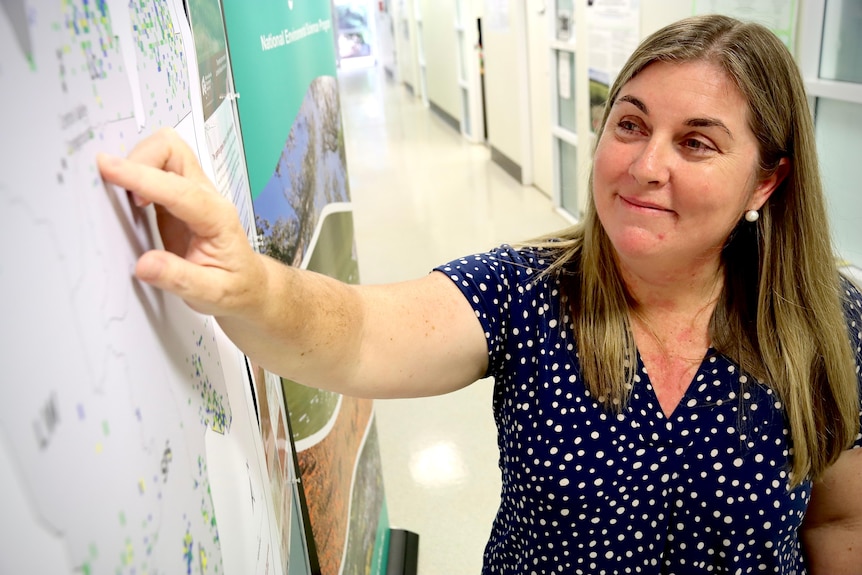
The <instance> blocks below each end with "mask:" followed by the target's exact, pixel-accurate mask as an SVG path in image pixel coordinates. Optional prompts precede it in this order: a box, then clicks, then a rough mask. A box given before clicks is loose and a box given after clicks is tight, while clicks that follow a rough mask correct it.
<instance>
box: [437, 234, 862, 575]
mask: <svg viewBox="0 0 862 575" xmlns="http://www.w3.org/2000/svg"><path fill="white" fill-rule="evenodd" d="M542 256H543V252H541V251H530V250H522V251H516V250H515V249H513V248H511V247H508V246H502V247H501V248H498V249H497V250H494V251H492V252H490V253H486V254H479V255H475V256H470V257H467V258H462V259H460V260H456V261H453V262H451V263H449V264H447V265H444V266H440V267H438V268H437V269H438V270H439V271H442V272H443V273H445V274H446V275H448V276H449V277H451V278H452V280H453V281H454V282H455V284H456V285H458V286H459V287H460V288H461V290H462V292H463V293H464V295H465V296H466V297H467V299H468V301H470V302H471V304H472V305H473V308H474V310H475V312H476V315H477V317H478V318H479V321H480V322H481V324H482V326H483V328H484V330H485V335H486V338H487V340H488V350H489V351H488V353H489V369H488V375H491V376H493V377H494V378H495V382H496V383H495V391H494V416H495V419H496V422H497V429H498V445H499V448H500V469H501V471H502V479H503V490H502V500H501V504H500V509H499V511H498V513H497V517H496V518H495V520H494V524H493V528H492V532H491V537H490V540H489V542H488V545H487V547H486V550H485V565H484V568H483V573H484V574H486V575H487V574H506V575H514V574H519V575H521V574H524V575H538V574H551V573H560V574H562V573H565V574H611V573H619V574H622V573H659V572H660V573H666V574H673V573H676V574H680V575H696V574H701V573H703V574H714V573H740V574H744V573H794V574H796V573H805V561H804V558H803V556H802V548H801V543H800V540H799V537H798V535H797V529H798V527H799V525H800V524H801V522H802V519H803V517H804V515H805V510H806V508H807V505H808V500H809V495H810V482H805V483H803V484H802V485H801V486H798V487H797V488H795V489H793V490H789V486H788V474H787V466H788V460H789V454H790V453H791V446H790V441H789V431H788V429H787V427H786V425H785V417H784V412H783V409H782V406H781V403H780V402H779V401H778V398H777V397H776V396H775V395H774V394H773V392H772V390H770V389H769V388H768V387H767V386H765V385H763V384H761V383H759V382H756V381H753V380H750V379H748V378H746V376H745V375H740V373H739V372H738V370H737V366H736V365H735V364H734V363H733V362H732V361H730V360H729V359H728V358H726V357H724V356H723V355H721V354H718V353H717V352H715V350H709V352H708V353H707V356H706V357H705V359H704V361H703V363H702V365H701V366H700V369H699V371H698V372H697V375H696V376H695V378H694V381H693V382H692V384H691V385H690V387H689V389H688V390H687V392H686V395H685V397H684V398H683V400H682V401H681V402H680V404H679V406H678V407H677V408H676V410H675V411H674V412H673V413H672V414H671V416H670V417H669V418H667V417H665V415H664V414H663V412H662V410H661V408H660V406H659V403H658V400H657V398H656V395H655V392H654V391H653V388H652V386H651V385H650V382H649V377H648V375H647V373H646V370H645V369H644V366H643V363H642V362H641V361H640V357H638V363H637V374H636V376H635V384H634V387H633V389H632V390H631V396H630V399H629V401H628V403H627V405H626V407H625V409H624V410H623V412H622V413H621V414H619V415H615V414H611V413H609V412H607V411H606V410H605V409H603V408H602V407H601V405H600V404H599V403H597V402H596V401H595V399H594V398H593V397H591V394H590V392H589V391H588V390H587V389H586V387H585V386H584V385H583V382H582V381H581V378H580V372H579V365H578V361H577V353H576V349H575V342H574V338H573V337H572V326H571V324H570V321H569V318H568V315H563V314H561V310H560V297H559V291H558V286H557V285H556V284H554V283H550V282H549V281H544V280H537V276H538V274H539V272H540V271H541V270H543V269H545V268H546V267H547V266H548V264H549V262H548V261H546V260H544V259H543V258H542ZM849 290H852V298H850V299H852V301H851V302H850V303H848V311H849V312H852V316H851V317H853V318H855V320H854V321H851V322H850V327H851V335H852V338H853V342H854V345H855V347H856V350H857V363H859V360H858V357H859V356H860V349H862V343H860V342H862V333H860V328H862V320H860V319H859V317H860V312H859V310H860V309H862V306H860V303H859V302H860V295H859V293H858V292H856V290H855V289H854V288H851V287H850V286H849V284H848V295H851V291H849ZM860 445H862V438H857V442H856V446H857V447H858V446H860Z"/></svg>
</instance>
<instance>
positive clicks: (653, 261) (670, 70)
mask: <svg viewBox="0 0 862 575" xmlns="http://www.w3.org/2000/svg"><path fill="white" fill-rule="evenodd" d="M747 117H748V104H747V102H746V100H745V98H744V97H743V95H742V94H741V93H740V91H739V90H738V89H737V87H736V86H735V85H734V83H733V82H732V81H731V80H730V79H729V78H728V77H727V75H726V74H725V73H724V71H723V70H722V69H721V68H719V67H717V66H715V65H714V64H710V63H707V62H702V61H695V62H688V63H683V64H669V63H664V62H656V63H653V64H650V65H649V66H647V67H646V68H645V69H643V70H642V71H641V72H640V73H639V74H638V75H637V76H635V77H634V78H633V79H632V80H630V81H629V82H628V83H627V84H625V85H624V86H623V87H622V89H621V90H620V93H619V95H618V97H617V100H616V102H615V103H614V106H613V108H612V110H611V112H610V115H609V116H608V120H607V124H606V126H605V129H604V133H603V134H602V138H601V140H600V141H599V144H598V147H597V149H596V154H595V160H594V166H593V170H594V172H593V194H594V197H595V204H596V210H597V213H598V216H599V219H600V220H601V222H602V226H603V227H604V229H605V231H606V232H607V234H608V236H609V238H610V240H611V242H612V243H613V245H614V248H615V249H616V252H617V255H618V257H619V258H620V261H621V263H622V264H623V265H638V264H641V265H643V264H647V265H650V266H663V268H664V269H666V268H667V266H681V269H685V266H694V267H697V265H698V264H699V263H700V264H703V265H707V266H712V265H716V264H717V262H718V257H719V254H720V251H721V248H722V247H723V245H724V243H725V240H726V239H727V237H728V235H729V234H730V232H731V231H732V230H733V228H734V227H735V226H736V225H737V223H738V222H739V221H740V219H742V217H743V215H744V214H745V212H746V211H747V210H750V209H759V208H760V207H761V205H762V204H763V203H764V202H765V201H766V199H767V198H768V197H769V194H770V193H771V192H772V190H773V189H774V187H775V185H776V184H777V182H778V180H777V176H771V177H769V178H767V179H765V180H762V181H760V180H758V177H759V171H758V160H759V152H758V146H757V141H756V139H755V137H754V134H753V133H752V132H751V130H750V128H749V126H748V120H747ZM744 224H745V225H753V224H748V223H747V222H744ZM655 269H662V268H658V267H657V268H655Z"/></svg>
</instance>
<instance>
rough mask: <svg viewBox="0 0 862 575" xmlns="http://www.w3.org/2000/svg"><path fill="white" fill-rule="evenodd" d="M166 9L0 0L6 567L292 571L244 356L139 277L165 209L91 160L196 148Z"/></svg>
mask: <svg viewBox="0 0 862 575" xmlns="http://www.w3.org/2000/svg"><path fill="white" fill-rule="evenodd" d="M172 2H173V0H171V2H167V1H166V0H155V1H152V2H149V1H148V2H139V1H136V2H131V3H124V2H119V1H116V2H105V1H103V0H101V1H100V0H44V1H43V0H36V1H34V2H25V1H24V0H0V86H2V88H3V90H2V95H0V126H2V134H3V138H2V142H0V244H2V247H0V250H2V256H0V317H2V318H3V323H2V328H0V358H2V375H0V509H2V510H3V511H2V512H0V572H2V573H43V572H45V573H48V572H50V573H58V572H66V573H83V574H85V575H89V574H97V573H111V574H130V575H131V574H135V575H143V574H149V575H157V574H179V573H186V574H192V573H195V574H208V573H212V574H222V573H227V574H228V575H231V574H233V573H237V574H239V573H243V574H244V573H276V574H279V573H283V572H284V571H285V563H286V558H285V561H283V560H282V557H281V555H280V549H279V544H278V538H277V537H276V536H275V535H274V534H275V533H276V528H275V523H274V519H273V517H272V495H271V490H270V487H269V485H268V479H267V478H266V476H267V472H266V468H265V463H264V457H263V448H262V442H261V439H260V435H259V431H258V427H257V421H256V419H255V417H256V416H255V413H254V409H253V407H252V406H251V398H250V391H249V390H250V385H249V384H250V382H249V380H248V372H247V370H246V367H245V365H244V358H242V356H241V355H240V354H239V352H238V351H237V350H236V348H235V347H233V346H232V344H230V343H229V342H228V341H227V340H226V338H225V337H224V335H223V334H222V333H221V332H220V330H219V329H218V326H217V325H215V324H214V323H213V322H212V321H211V320H209V319H208V318H205V317H203V316H199V315H197V314H195V313H194V312H192V311H190V310H189V309H188V308H187V307H186V306H185V305H184V304H182V302H180V301H178V300H177V299H175V298H173V297H171V296H166V295H164V294H163V293H161V292H158V291H155V290H153V289H151V288H149V287H147V286H145V285H144V284H141V283H139V282H137V281H136V280H135V279H134V277H133V275H132V268H133V266H134V262H135V261H136V259H137V257H138V256H139V255H140V254H141V253H142V252H143V251H144V250H146V249H149V248H150V247H152V246H154V245H155V241H156V240H155V239H154V238H153V237H152V233H151V229H152V228H151V225H150V220H151V215H152V214H151V213H148V212H145V211H141V210H138V209H135V208H133V207H132V205H131V203H130V202H129V199H128V198H127V197H126V193H125V192H124V191H122V190H116V189H113V188H109V187H106V186H105V185H104V184H103V182H102V181H101V179H100V177H99V174H98V171H97V169H96V165H95V156H96V154H97V153H98V152H100V151H104V152H111V153H115V154H124V153H126V152H128V151H129V150H130V149H131V147H132V146H134V144H135V142H137V141H138V140H139V139H140V138H141V137H142V136H143V135H144V134H146V133H149V132H151V131H152V130H154V129H156V128H158V127H160V126H164V125H168V126H174V127H176V128H177V129H178V130H179V131H180V133H181V134H183V135H184V137H185V138H186V139H187V140H189V141H190V143H192V145H193V146H195V147H196V148H198V146H197V142H196V141H195V136H194V135H195V133H196V132H198V133H200V132H202V130H200V129H197V128H196V126H195V122H197V120H196V119H195V118H193V116H195V114H192V113H191V112H192V107H191V105H190V103H189V102H190V98H189V78H188V72H187V70H188V66H187V59H188V58H189V57H193V54H194V50H187V49H185V47H184V46H183V43H182V37H181V35H180V34H179V28H178V27H179V26H180V25H182V24H184V23H183V22H181V21H180V18H184V16H183V15H182V8H179V9H177V7H176V6H174V5H173V3H172ZM186 25H187V24H186ZM202 121H203V120H202V116H200V122H202ZM223 518H227V519H224V520H223Z"/></svg>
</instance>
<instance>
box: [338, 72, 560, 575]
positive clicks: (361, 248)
mask: <svg viewBox="0 0 862 575" xmlns="http://www.w3.org/2000/svg"><path fill="white" fill-rule="evenodd" d="M339 84H340V91H341V105H342V110H343V122H344V132H345V144H346V148H347V162H348V173H349V176H350V188H351V190H350V191H351V195H352V199H353V203H354V209H355V213H354V218H355V230H356V249H357V252H358V257H359V267H360V277H361V278H362V282H363V283H366V284H375V283H384V282H393V281H401V280H407V279H413V278H416V277H419V276H421V275H424V274H426V273H428V272H429V271H430V270H431V269H432V268H433V267H434V266H435V265H439V264H442V263H445V262H447V261H449V260H452V259H454V258H457V257H459V256H463V255H467V254H471V253H475V252H481V251H487V250H488V249H490V248H493V247H495V246H497V245H499V244H501V243H512V242H518V241H520V240H525V239H529V238H532V237H535V236H538V235H541V234H545V233H548V232H551V231H554V230H557V229H561V228H563V227H566V226H568V225H569V221H568V220H567V219H566V218H564V217H563V216H561V215H560V214H559V213H557V212H556V210H555V209H554V207H553V205H552V202H551V201H550V199H549V198H548V197H547V196H545V195H544V194H543V193H541V192H540V191H538V190H537V189H535V188H533V187H525V186H522V185H520V184H519V183H517V182H516V181H515V180H514V179H512V178H511V176H509V175H508V174H507V173H505V172H504V171H503V170H502V169H501V168H500V167H499V166H497V165H496V164H494V163H492V162H491V161H490V154H489V151H488V149H487V148H486V147H485V146H481V145H475V144H471V143H469V142H467V141H466V140H465V139H464V138H462V136H461V135H460V134H459V133H458V132H456V131H455V130H453V129H452V127H451V126H449V125H448V124H446V123H445V122H444V121H443V120H441V119H440V118H439V117H437V116H436V115H435V114H434V113H433V112H431V111H430V110H429V109H427V108H425V107H424V106H423V105H422V103H421V100H419V99H416V98H414V97H413V96H412V95H411V94H410V93H409V92H407V91H406V89H405V88H404V87H403V86H400V85H395V83H394V82H393V81H391V80H389V79H387V78H385V76H384V75H383V73H382V71H381V70H380V69H379V68H376V67H375V68H364V69H352V70H342V71H340V72H339ZM492 388H493V382H492V381H491V380H489V379H486V380H481V381H479V382H477V383H475V384H473V385H471V386H469V387H467V388H466V389H463V390H461V391H458V392H455V393H451V394H448V395H445V396H440V397H434V398H424V399H405V400H382V401H377V402H376V412H377V418H378V421H377V425H378V430H379V434H380V450H381V456H382V459H383V473H384V484H385V489H386V498H387V504H388V507H389V518H390V523H391V525H392V526H393V527H398V528H403V529H408V530H410V531H414V532H416V533H418V534H419V537H420V539H419V575H460V574H465V575H472V574H478V573H479V572H480V570H481V565H482V553H483V551H484V547H485V543H486V541H487V538H488V535H489V533H490V528H491V522H492V521H493V518H494V514H495V513H496V510H497V505H498V503H499V494H500V472H499V469H498V467H497V458H498V452H497V446H496V445H497V444H496V429H495V426H494V420H493V415H492V408H491V394H492Z"/></svg>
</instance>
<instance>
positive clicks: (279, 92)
mask: <svg viewBox="0 0 862 575" xmlns="http://www.w3.org/2000/svg"><path fill="white" fill-rule="evenodd" d="M223 7H224V14H225V21H226V22H227V28H228V43H229V49H230V54H231V63H232V65H233V74H234V84H235V86H236V90H237V93H238V94H239V112H240V122H241V123H242V132H243V142H244V143H245V154H246V160H247V162H248V171H249V178H250V181H251V189H252V197H254V198H255V199H256V198H257V197H258V195H259V194H260V193H261V191H262V190H263V188H264V186H265V185H266V184H267V182H268V181H269V180H270V178H271V176H272V174H273V171H274V169H275V167H276V165H277V164H278V161H279V157H280V156H281V152H282V149H283V147H284V144H285V142H286V140H287V136H288V134H289V133H290V131H291V128H292V126H293V123H294V120H295V119H296V115H297V113H298V112H299V109H300V107H301V106H302V103H303V100H305V97H306V91H307V90H308V87H309V86H310V85H311V83H312V82H313V81H314V80H315V79H316V78H319V77H321V76H330V77H333V78H334V77H335V72H336V65H335V43H334V40H333V24H332V12H331V7H330V4H329V2H328V1H327V0H259V1H258V2H255V3H254V5H253V6H249V4H248V3H247V2H242V1H240V0H225V1H224V2H223Z"/></svg>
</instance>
